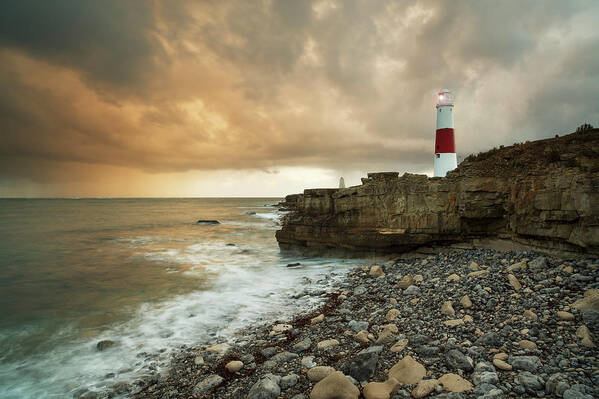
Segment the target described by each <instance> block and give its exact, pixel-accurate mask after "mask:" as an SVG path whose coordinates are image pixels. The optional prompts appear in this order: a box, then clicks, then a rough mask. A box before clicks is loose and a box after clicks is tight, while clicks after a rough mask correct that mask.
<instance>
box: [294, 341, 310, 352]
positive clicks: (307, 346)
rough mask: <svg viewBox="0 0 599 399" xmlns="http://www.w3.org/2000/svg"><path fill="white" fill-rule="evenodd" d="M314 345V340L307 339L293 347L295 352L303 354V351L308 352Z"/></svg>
mask: <svg viewBox="0 0 599 399" xmlns="http://www.w3.org/2000/svg"><path fill="white" fill-rule="evenodd" d="M311 345H312V340H311V339H310V338H306V339H304V340H302V341H300V342H297V343H296V344H294V345H293V350H294V351H295V352H303V351H307V350H308V349H310V346H311Z"/></svg>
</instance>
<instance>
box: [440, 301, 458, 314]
mask: <svg viewBox="0 0 599 399" xmlns="http://www.w3.org/2000/svg"><path fill="white" fill-rule="evenodd" d="M451 305H452V304H451V301H446V302H443V305H442V306H441V314H444V315H446V316H453V315H454V314H455V310H454V309H453V306H451Z"/></svg>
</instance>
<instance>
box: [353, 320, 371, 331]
mask: <svg viewBox="0 0 599 399" xmlns="http://www.w3.org/2000/svg"><path fill="white" fill-rule="evenodd" d="M349 328H351V329H352V330H353V331H354V332H360V331H368V322H367V321H357V320H351V321H350V322H349Z"/></svg>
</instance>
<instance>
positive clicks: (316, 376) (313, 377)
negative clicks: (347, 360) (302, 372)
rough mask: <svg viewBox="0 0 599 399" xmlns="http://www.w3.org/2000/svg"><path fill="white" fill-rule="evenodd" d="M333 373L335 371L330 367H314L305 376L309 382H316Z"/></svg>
mask: <svg viewBox="0 0 599 399" xmlns="http://www.w3.org/2000/svg"><path fill="white" fill-rule="evenodd" d="M334 372H335V369H334V368H332V367H330V366H316V367H314V368H311V369H310V370H308V372H307V373H306V376H307V377H308V379H309V380H310V381H314V382H317V381H320V380H322V379H323V378H325V377H327V376H328V375H330V374H331V373H334Z"/></svg>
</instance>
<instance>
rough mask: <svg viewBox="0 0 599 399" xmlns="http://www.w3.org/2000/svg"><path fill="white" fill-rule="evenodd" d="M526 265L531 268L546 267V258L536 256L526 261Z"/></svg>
mask: <svg viewBox="0 0 599 399" xmlns="http://www.w3.org/2000/svg"><path fill="white" fill-rule="evenodd" d="M528 267H529V268H531V269H533V270H538V269H547V267H548V266H547V259H546V258H545V257H544V256H538V257H536V258H534V259H533V260H531V261H529V262H528Z"/></svg>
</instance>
